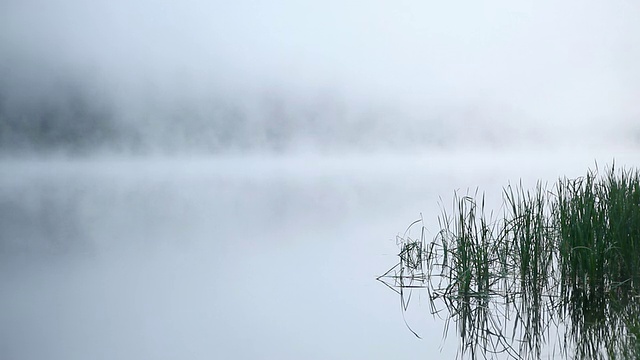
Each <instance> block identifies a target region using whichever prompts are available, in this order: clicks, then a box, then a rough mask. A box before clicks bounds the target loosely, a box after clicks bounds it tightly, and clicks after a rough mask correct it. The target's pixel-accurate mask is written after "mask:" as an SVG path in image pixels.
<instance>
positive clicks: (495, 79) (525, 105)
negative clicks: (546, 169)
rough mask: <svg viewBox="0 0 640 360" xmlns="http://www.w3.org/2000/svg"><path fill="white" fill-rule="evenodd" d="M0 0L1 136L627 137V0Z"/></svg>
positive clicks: (66, 146) (633, 92)
mask: <svg viewBox="0 0 640 360" xmlns="http://www.w3.org/2000/svg"><path fill="white" fill-rule="evenodd" d="M0 6H1V7H2V8H1V10H2V11H1V12H0V13H1V15H0V17H1V18H0V20H1V21H0V24H1V25H0V30H1V31H0V49H1V50H2V57H0V72H1V73H2V76H0V79H2V81H0V95H1V96H0V99H2V101H1V102H0V104H1V107H0V109H1V110H2V111H1V114H0V115H1V116H2V120H3V125H4V126H3V138H2V142H3V144H2V145H3V149H4V150H6V151H12V152H21V153H24V152H27V153H31V152H33V151H35V152H42V148H45V149H47V150H49V149H50V148H52V147H53V148H55V149H58V150H62V151H63V152H70V153H77V152H82V153H86V152H93V151H108V152H117V153H130V152H133V153H165V154H166V153H176V152H178V153H194V152H195V153H220V152H245V151H250V152H255V151H264V150H269V151H277V152H281V151H312V152H317V151H320V152H331V151H351V150H353V151H370V150H371V149H376V148H385V149H391V150H393V149H398V148H409V149H415V148H423V147H427V148H431V147H453V148H459V147H461V146H472V147H477V146H481V147H511V146H523V145H526V146H535V145H540V144H541V143H544V144H545V146H567V145H570V146H574V145H588V146H592V145H603V144H605V145H606V144H610V143H615V144H620V143H625V144H633V145H635V144H636V143H637V141H638V132H639V130H638V126H637V125H636V122H635V118H636V117H637V116H638V113H639V111H640V109H638V105H637V100H636V99H637V96H638V94H639V93H640V92H639V85H638V84H639V83H640V82H639V81H638V80H639V79H640V72H639V71H638V69H637V66H636V64H637V63H638V60H640V50H638V48H639V47H638V46H637V44H638V40H639V37H640V35H639V34H640V31H638V30H639V29H638V25H637V24H636V23H637V22H636V21H635V19H636V18H637V15H638V12H639V9H638V6H637V5H636V4H634V3H632V2H625V1H615V2H600V1H586V2H585V1H561V2H556V1H542V2H541V1H537V2H526V1H515V2H514V1H489V2H482V3H477V2H473V1H456V2H447V3H438V2H424V1H401V2H393V3H390V2H384V1H377V2H373V3H371V2H367V3H364V2H343V1H324V2H297V1H295V2H294V1H269V2H266V1H265V2H256V1H234V2H210V1H208V2H204V1H203V2H199V1H193V0H190V1H184V2H179V3H172V2H146V1H120V0H117V1H93V2H91V3H87V2H83V1H75V0H69V1H62V0H56V1H31V0H30V1H12V0H8V1H4V2H3V3H2V5H0ZM23 119H29V121H30V122H31V123H32V126H27V125H25V124H24V120H23ZM33 123H38V124H39V125H38V126H36V125H33ZM69 123H71V124H73V125H70V124H69ZM43 124H47V125H43ZM59 133H63V134H68V133H71V134H72V136H67V137H66V138H65V136H64V135H61V134H59ZM81 134H82V135H81ZM81 139H84V140H81Z"/></svg>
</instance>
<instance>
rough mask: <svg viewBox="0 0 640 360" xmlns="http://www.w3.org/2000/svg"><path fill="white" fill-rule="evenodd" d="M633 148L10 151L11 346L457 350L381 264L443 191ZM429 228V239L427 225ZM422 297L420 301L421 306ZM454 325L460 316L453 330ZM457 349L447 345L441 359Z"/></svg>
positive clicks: (75, 355) (3, 248)
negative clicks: (136, 154) (185, 154)
mask: <svg viewBox="0 0 640 360" xmlns="http://www.w3.org/2000/svg"><path fill="white" fill-rule="evenodd" d="M613 158H615V159H616V164H617V165H619V166H622V165H633V164H636V163H637V160H638V159H639V158H638V153H635V152H629V151H627V152H624V151H605V150H601V151H598V152H595V151H560V152H553V151H544V152H534V151H527V152H516V153H513V152H511V153H507V152H457V153H430V154H421V155H417V154H405V155H387V154H378V155H371V156H355V155H354V156H341V157H338V156H326V157H320V156H280V157H258V156H254V157H225V158H170V159H160V158H153V159H149V158H145V159H142V158H135V159H113V158H108V159H107V158H101V159H91V160H86V159H83V160H56V159H53V160H11V159H5V160H2V161H0V256H1V263H0V270H1V271H0V294H1V295H0V354H3V356H2V358H3V359H45V358H46V359H177V358H180V359H390V358H397V359H429V358H440V357H441V358H453V357H455V352H456V346H457V342H456V339H455V336H453V333H452V335H451V336H450V337H449V338H448V339H447V340H446V341H443V340H442V332H443V323H442V322H441V321H439V320H437V319H436V320H434V319H433V318H432V317H431V316H430V315H429V314H428V306H427V304H426V302H423V306H422V307H418V309H417V310H413V311H411V312H409V313H407V314H406V321H407V322H408V323H409V324H410V325H411V326H412V328H414V329H415V330H416V331H418V333H420V335H421V336H422V337H423V338H424V340H418V339H416V338H415V337H413V335H412V334H411V333H410V332H409V331H408V330H407V329H406V327H405V324H404V322H403V317H402V314H401V311H400V304H399V300H398V298H397V297H396V296H395V294H394V293H393V292H391V291H389V290H388V289H386V288H385V287H384V286H383V285H382V284H380V283H377V282H376V281H375V277H376V276H377V275H379V274H381V273H382V272H384V271H385V270H386V269H387V268H389V267H391V266H392V265H394V264H395V262H396V259H395V257H394V256H395V253H396V251H397V248H396V245H395V236H396V235H397V234H399V233H402V232H403V231H404V230H405V228H406V227H407V225H408V224H409V223H411V222H412V221H413V220H415V219H417V218H419V217H420V214H421V213H422V216H423V217H424V219H425V224H426V225H427V227H428V228H430V229H432V231H433V232H434V233H435V231H436V230H437V229H436V227H435V225H436V224H437V215H438V214H439V211H440V205H439V197H442V201H443V202H444V204H445V206H450V205H449V204H450V200H451V197H452V195H453V191H454V190H459V191H460V192H466V191H467V189H470V191H474V190H475V188H476V187H480V189H481V190H485V191H486V192H487V193H488V197H489V202H492V201H493V202H494V203H495V202H497V201H498V200H500V189H501V187H502V186H504V185H507V184H508V183H509V182H512V183H513V182H516V181H519V180H522V181H523V183H524V185H525V186H533V185H534V184H535V182H536V180H538V179H542V180H547V181H550V182H552V181H554V180H555V179H556V178H557V177H559V176H565V175H566V176H569V177H574V176H579V175H582V174H584V172H585V171H586V169H587V168H588V167H593V165H594V161H595V160H597V161H598V164H599V165H600V166H603V165H604V164H607V163H610V162H611V159H613ZM415 235H417V234H415ZM419 301H420V300H419V299H418V303H417V304H419ZM452 331H455V329H452ZM438 352H441V354H440V355H438V354H439V353H438Z"/></svg>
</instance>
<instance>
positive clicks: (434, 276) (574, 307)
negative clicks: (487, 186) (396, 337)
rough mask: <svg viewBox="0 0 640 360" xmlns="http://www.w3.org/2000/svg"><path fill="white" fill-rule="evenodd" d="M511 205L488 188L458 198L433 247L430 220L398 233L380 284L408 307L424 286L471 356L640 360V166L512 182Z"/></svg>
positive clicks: (443, 217) (506, 192)
mask: <svg viewBox="0 0 640 360" xmlns="http://www.w3.org/2000/svg"><path fill="white" fill-rule="evenodd" d="M502 200H503V202H502V206H501V208H500V209H499V210H498V211H495V212H494V211H490V210H488V209H486V208H485V195H484V194H480V193H479V192H478V191H476V192H475V193H473V194H471V195H465V196H459V195H458V194H456V195H455V196H454V204H455V205H454V207H453V209H452V210H451V211H448V210H446V209H444V208H443V209H442V212H441V214H440V216H439V217H438V224H439V231H438V232H437V234H436V235H435V237H434V238H433V239H432V240H428V239H427V238H426V237H425V234H426V229H425V226H424V221H423V220H422V219H420V220H416V221H415V222H413V223H412V224H411V225H410V226H409V228H408V229H407V231H406V232H405V233H404V235H403V236H398V245H399V247H400V252H399V254H398V256H399V262H398V264H397V265H395V266H394V267H392V268H391V269H389V270H388V271H387V272H385V273H384V274H383V275H381V276H379V277H378V280H380V281H381V282H383V283H384V284H385V285H387V286H388V287H390V288H391V289H392V290H394V291H396V292H397V293H398V294H399V295H400V301H401V303H402V307H403V310H407V308H408V306H409V304H410V301H411V295H412V293H413V292H414V291H426V292H427V293H428V299H429V304H430V312H431V314H432V315H434V316H438V317H440V318H442V319H443V320H444V326H445V333H444V336H445V337H446V336H447V333H448V331H449V328H450V327H451V326H450V325H451V324H454V325H455V328H456V330H457V333H458V334H457V335H458V338H459V349H458V353H459V356H460V357H461V358H470V359H478V358H493V357H495V356H497V354H501V355H499V356H505V357H509V358H514V359H539V358H542V357H543V356H544V357H545V358H547V357H549V358H575V359H637V358H640V173H639V172H638V170H629V169H624V168H622V169H616V168H615V165H612V166H611V167H610V168H606V169H605V170H604V171H603V172H602V173H600V172H599V170H598V167H597V164H596V169H595V170H588V171H587V173H586V175H585V176H583V177H579V178H575V179H568V178H561V179H559V180H558V181H557V182H556V183H555V184H553V185H552V186H548V185H547V184H545V183H542V182H538V183H537V185H536V186H535V188H534V189H530V190H527V189H524V188H523V186H522V183H519V184H517V185H508V186H506V187H505V188H504V189H503V194H502ZM496 214H499V215H497V216H496ZM416 227H420V236H419V238H411V237H410V236H409V235H408V234H409V232H410V230H415V228H416ZM407 326H408V327H409V325H407ZM409 329H410V330H411V328H410V327H409ZM411 331H412V332H413V333H414V334H415V335H416V336H418V337H419V335H418V334H417V333H416V332H414V331H413V330H411Z"/></svg>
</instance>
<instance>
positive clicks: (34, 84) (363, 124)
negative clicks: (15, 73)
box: [0, 77, 540, 154]
mask: <svg viewBox="0 0 640 360" xmlns="http://www.w3.org/2000/svg"><path fill="white" fill-rule="evenodd" d="M6 79H7V78H5V81H3V79H0V153H2V154H13V153H35V154H40V153H49V152H61V153H65V154H91V153H94V152H97V151H108V152H122V153H176V152H177V153H179V152H200V153H220V152H235V151H239V152H246V151H271V152H281V151H290V150H299V149H303V150H310V151H316V150H317V151H342V150H365V151H366V150H370V149H389V148H392V149H410V148H415V147H443V146H444V147H448V146H457V145H458V144H464V145H469V144H478V143H479V144H503V143H504V142H507V141H511V142H518V141H521V140H522V139H523V137H529V138H535V139H536V141H538V140H539V139H540V137H532V136H531V133H527V132H526V131H523V130H522V129H515V130H514V129H513V128H509V126H505V124H504V123H500V122H496V121H495V119H491V118H481V117H479V116H477V115H478V114H475V113H474V112H473V111H468V110H463V111H451V112H450V113H449V114H448V115H447V116H438V114H423V115H421V116H416V115H415V114H413V115H409V114H408V113H406V112H402V111H401V109H400V111H399V110H398V109H397V108H392V107H390V106H385V105H383V104H368V105H367V104H365V103H363V102H360V103H358V104H355V103H353V102H350V101H348V100H344V99H342V98H341V97H340V96H339V95H336V94H332V93H326V94H324V95H320V96H315V97H314V96H307V97H298V98H295V97H292V96H286V95H285V94H284V93H277V92H264V93H261V94H257V95H256V94H255V93H254V94H253V95H251V96H246V97H238V96H237V95H236V96H235V97H234V96H231V95H224V94H222V95H221V93H220V92H218V93H212V94H211V95H209V94H203V93H202V92H199V93H197V92H196V93H194V94H191V93H189V92H188V91H182V90H176V91H174V92H173V93H174V94H173V95H168V94H166V93H167V92H166V91H165V93H164V94H163V95H157V94H156V95H155V96H151V95H148V94H144V93H141V92H138V93H135V95H130V96H128V95H122V94H118V92H117V91H114V90H113V89H112V90H110V91H107V90H105V88H106V87H101V86H98V85H96V84H89V82H88V81H77V80H73V78H64V77H62V78H61V79H62V80H61V79H54V80H47V81H42V80H33V79H31V80H29V78H27V80H23V79H20V78H18V79H17V80H16V78H15V77H14V78H10V77H9V78H8V79H12V80H11V81H6ZM174 95H175V96H174ZM372 102H373V101H372ZM440 115H442V113H441V114H440ZM516 124H517V123H516ZM518 131H520V133H518ZM505 134H508V136H505Z"/></svg>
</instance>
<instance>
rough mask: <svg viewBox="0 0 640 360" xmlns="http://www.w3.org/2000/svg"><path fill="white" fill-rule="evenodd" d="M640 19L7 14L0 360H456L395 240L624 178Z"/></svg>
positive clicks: (129, 10) (140, 8) (400, 10)
mask: <svg viewBox="0 0 640 360" xmlns="http://www.w3.org/2000/svg"><path fill="white" fill-rule="evenodd" d="M639 11H640V9H638V6H637V5H636V4H634V3H632V2H624V1H614V2H598V1H587V2H584V1H581V2H578V1H562V2H552V1H542V2H541V1H536V2H524V1H516V2H513V1H488V2H482V3H477V2H472V1H454V2H447V3H435V2H433V3H430V2H424V1H420V2H419V1H395V2H393V3H391V2H373V3H372V2H357V1H353V2H344V1H333V0H330V1H323V2H299V1H287V0H280V1H268V2H255V1H245V0H241V1H234V2H231V3H229V2H215V1H214V2H210V1H206V2H205V1H196V0H189V1H183V2H177V3H171V2H151V1H124V0H116V1H92V2H84V1H78V0H55V1H36V0H27V1H17V0H7V1H3V2H2V3H0V294H1V295H0V358H3V359H5V358H6V359H42V358H47V359H87V358H91V359H113V358H118V359H165V358H166V359H175V358H185V359H211V358H221V359H224V358H229V359H231V358H233V359H276V358H281V359H300V358H304V359H375V358H379V359H388V358H391V357H394V358H430V356H431V357H432V356H434V354H436V351H441V352H442V355H441V356H442V358H452V357H454V356H455V355H454V354H455V351H456V343H455V336H453V335H450V336H449V339H448V340H446V341H443V340H442V334H443V328H442V324H441V323H439V322H435V321H433V319H431V318H430V317H428V316H427V315H428V311H427V307H426V306H425V307H424V309H423V310H424V312H420V310H418V311H415V312H412V313H407V314H406V319H405V320H406V321H407V323H409V324H410V325H411V327H412V328H414V329H416V330H417V331H418V332H419V333H420V334H421V335H422V336H423V337H424V340H422V341H419V340H417V339H415V338H414V337H413V335H411V333H410V332H409V331H408V330H407V329H406V327H405V323H404V321H403V317H402V314H401V312H400V311H399V310H400V306H399V305H400V304H399V302H398V299H397V298H396V297H395V294H393V293H391V292H390V291H389V290H388V289H386V288H384V286H382V285H380V284H379V283H376V282H375V281H374V279H375V277H376V276H377V275H379V274H380V273H381V272H382V271H384V270H386V269H387V268H389V267H390V266H392V265H393V263H394V262H395V254H396V252H397V247H396V244H395V236H396V235H397V234H399V233H402V232H403V231H404V230H405V229H406V227H407V226H408V225H409V224H410V223H411V222H412V221H413V220H416V219H417V218H419V217H420V216H422V217H423V218H424V221H425V225H426V226H427V228H428V229H430V230H431V231H433V232H434V233H435V232H436V231H437V215H438V214H439V211H440V209H441V206H444V207H447V206H449V205H450V199H451V196H452V195H453V192H454V191H456V190H458V191H460V192H463V193H464V192H466V191H471V192H472V191H475V188H476V187H479V188H480V190H481V191H483V190H484V191H486V192H487V195H488V196H487V201H488V203H495V204H497V203H499V200H500V194H501V188H502V187H503V186H505V185H508V184H509V183H510V182H511V183H513V182H517V181H520V180H522V182H523V184H524V185H525V186H528V185H534V184H535V182H536V181H537V180H543V181H548V182H553V181H555V180H556V179H557V178H558V177H560V176H568V177H575V176H580V175H583V174H584V172H585V171H586V169H587V168H588V167H594V166H595V163H596V161H597V164H598V165H599V166H604V165H605V164H610V163H611V162H612V161H613V159H615V162H616V166H634V165H635V164H636V163H637V159H638V153H639V152H638V142H639V139H640V126H638V121H637V118H638V115H640V107H638V102H637V98H638V95H640V87H639V85H638V84H640V81H638V80H640V71H639V70H638V68H637V65H636V64H638V63H640V61H639V60H640V50H638V49H640V47H639V46H637V45H638V40H640V31H639V30H640V29H638V25H637V21H636V19H637V18H638V16H637V15H638V12H639ZM440 204H442V205H440Z"/></svg>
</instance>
